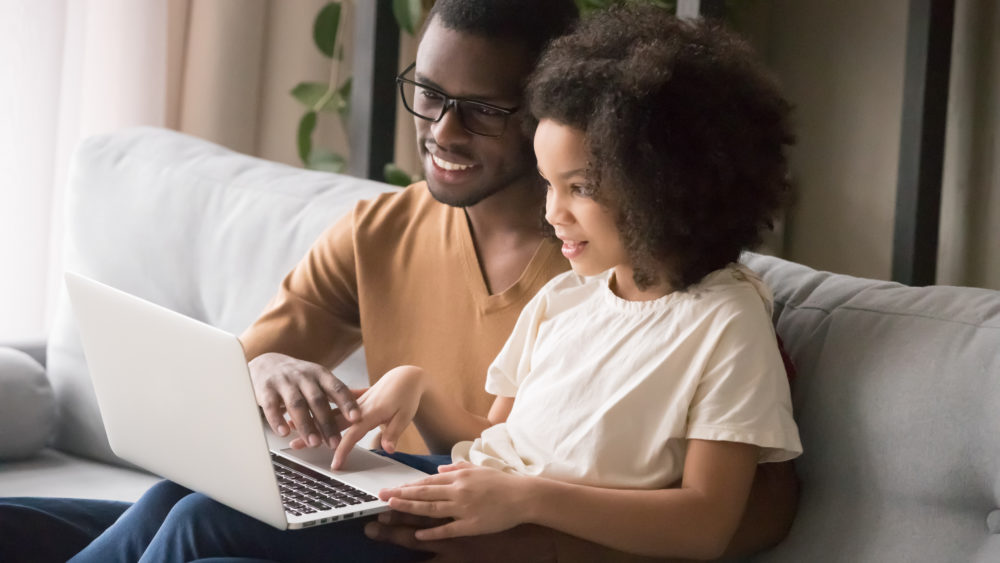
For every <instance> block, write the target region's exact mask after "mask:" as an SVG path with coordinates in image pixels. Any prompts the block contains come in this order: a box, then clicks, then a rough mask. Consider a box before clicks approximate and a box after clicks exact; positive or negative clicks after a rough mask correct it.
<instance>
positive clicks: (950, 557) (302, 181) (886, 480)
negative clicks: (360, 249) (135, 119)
mask: <svg viewBox="0 0 1000 563" xmlns="http://www.w3.org/2000/svg"><path fill="white" fill-rule="evenodd" d="M392 189H394V188H393V187H391V186H388V185H386V184H381V183H377V182H372V181H367V180H359V179H356V178H351V177H347V176H341V175H335V174H329V173H322V172H313V171H304V170H300V169H296V168H291V167H287V166H284V165H280V164H276V163H273V162H267V161H263V160H260V159H255V158H251V157H248V156H244V155H240V154H236V153H233V152H231V151H229V150H226V149H224V148H221V147H219V146H216V145H213V144H211V143H208V142H205V141H202V140H199V139H195V138H192V137H188V136H185V135H181V134H179V133H175V132H171V131H166V130H161V129H154V128H136V129H129V130H124V131H120V132H116V133H113V134H110V135H105V136H100V137H95V138H92V139H89V140H87V141H86V142H84V143H83V144H82V145H81V147H80V148H79V150H78V151H77V152H76V155H75V157H74V161H73V165H72V170H71V174H70V181H69V186H68V195H67V231H66V242H67V245H66V246H67V248H66V254H65V267H66V268H67V269H69V270H74V271H78V272H80V273H83V274H86V275H89V276H92V277H95V278H97V279H100V280H102V281H104V282H106V283H109V284H112V285H115V286H117V287H120V288H121V289H124V290H125V291H128V292H131V293H134V294H137V295H139V296H142V297H144V298H146V299H149V300H151V301H154V302H157V303H160V304H162V305H165V306H167V307H170V308H172V309H175V310H177V311H179V312H181V313H184V314H186V315H189V316H192V317H195V318H198V319H201V320H204V321H206V322H208V323H210V324H213V325H216V326H219V327H221V328H223V329H225V330H228V331H230V332H234V333H237V334H238V333H239V332H240V331H241V330H242V329H243V328H245V327H246V326H248V325H249V323H250V322H251V321H252V320H253V319H254V318H255V317H256V316H257V314H258V313H259V312H260V311H261V310H262V308H263V307H264V306H265V304H266V303H267V301H268V299H269V298H270V297H271V295H272V294H273V292H274V291H275V288H276V287H277V285H278V283H279V281H280V280H281V278H282V277H283V276H284V274H285V273H286V272H287V271H288V270H289V269H290V268H291V267H292V266H293V265H294V264H295V263H296V262H297V261H298V259H299V258H300V257H301V256H302V254H303V253H304V252H305V250H306V249H307V248H308V246H309V244H310V243H311V241H312V240H313V239H314V238H315V237H316V236H318V235H319V233H320V232H321V231H322V230H323V229H324V228H325V227H326V226H327V225H329V224H330V223H331V222H332V221H334V220H335V219H336V218H337V217H339V216H340V215H342V214H344V213H345V212H347V210H348V209H349V208H350V207H351V205H352V203H353V202H354V201H355V200H357V199H360V198H366V197H371V196H373V195H375V194H377V193H380V192H383V191H387V190H392ZM744 260H745V262H746V263H747V264H749V265H750V267H752V268H754V269H755V270H757V271H758V272H760V273H761V274H762V275H763V277H764V279H765V280H766V281H767V282H768V283H769V284H770V285H771V287H772V288H773V289H774V292H775V297H776V306H775V312H774V321H775V325H776V327H777V331H778V333H779V334H780V335H781V337H782V338H783V340H784V342H785V345H786V348H787V350H788V352H789V354H790V355H791V357H792V358H793V360H794V362H795V364H796V366H797V372H798V376H797V378H796V380H795V384H794V388H793V400H794V406H795V410H796V417H797V420H798V423H799V425H800V431H801V436H802V441H803V444H804V446H805V454H804V455H803V456H802V457H801V458H800V459H799V460H797V462H796V465H797V469H798V473H799V475H800V477H801V479H802V497H801V505H800V509H799V514H798V517H797V519H796V521H795V523H794V525H793V527H792V529H791V532H790V534H789V536H788V538H787V539H786V540H785V541H784V542H782V543H781V544H780V545H778V546H776V547H775V548H773V549H771V550H769V551H767V552H766V553H763V554H760V555H758V556H756V557H754V558H753V559H754V560H756V561H762V562H796V563H797V562H801V561H821V562H822V561H845V562H847V561H850V562H854V561H877V562H889V561H928V562H931V561H933V562H937V561H982V562H987V561H990V562H993V561H1000V535H998V534H1000V500H998V498H1000V437H998V435H1000V432H998V431H1000V292H996V291H989V290H983V289H972V288H960V287H929V288H910V287H905V286H902V285H899V284H895V283H891V282H885V281H876V280H868V279H860V278H855V277H849V276H845V275H838V274H833V273H828V272H819V271H815V270H813V269H811V268H808V267H806V266H803V265H800V264H796V263H792V262H788V261H785V260H782V259H779V258H775V257H769V256H763V255H757V254H747V255H746V256H745V259H744ZM28 352H32V353H33V354H29V353H23V352H21V351H17V350H14V349H10V348H7V349H0V389H3V393H2V396H0V428H3V429H4V430H3V431H0V496H19V495H43V496H83V497H99V498H115V499H122V500H134V499H135V498H137V497H138V495H139V494H141V492H142V491H143V490H145V488H146V487H148V486H149V485H150V484H151V483H152V482H154V481H155V480H156V477H155V476H152V475H149V474H147V473H145V472H143V471H141V470H138V469H136V468H134V467H130V466H128V464H127V463H124V462H122V461H121V460H119V459H118V458H116V457H115V456H114V454H113V453H112V452H111V451H110V448H109V447H108V445H107V440H106V437H105V435H104V431H103V426H102V425H101V420H100V415H99V412H98V410H97V407H96V404H95V401H94V396H93V391H92V389H91V388H90V386H89V381H88V376H87V370H86V362H85V359H84V357H83V354H82V351H81V349H80V344H79V341H78V338H77V334H76V329H75V325H74V322H73V319H72V312H71V311H70V309H69V306H68V303H67V301H66V298H65V295H63V296H61V298H60V301H59V304H58V312H57V316H56V320H55V322H54V325H53V327H52V330H51V334H50V337H49V339H48V341H47V343H46V346H45V349H44V354H43V353H41V352H42V350H40V349H39V348H38V347H35V348H33V349H32V348H30V347H29V349H28ZM43 362H44V367H43V365H42V364H43ZM336 371H337V373H338V375H340V376H341V377H342V378H344V379H345V380H347V381H348V383H349V384H350V383H355V384H361V383H363V382H364V381H365V379H366V375H365V369H364V358H363V354H362V353H361V351H359V353H356V354H355V355H354V356H352V357H351V359H349V360H348V362H346V364H345V365H344V366H342V367H341V368H339V369H338V370H336ZM137 400H143V398H141V397H139V398H137Z"/></svg>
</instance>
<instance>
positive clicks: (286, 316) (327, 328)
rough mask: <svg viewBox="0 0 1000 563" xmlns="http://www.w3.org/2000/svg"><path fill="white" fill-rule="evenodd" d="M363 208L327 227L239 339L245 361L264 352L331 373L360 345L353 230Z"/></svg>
mask: <svg viewBox="0 0 1000 563" xmlns="http://www.w3.org/2000/svg"><path fill="white" fill-rule="evenodd" d="M365 205H366V202H360V203H359V204H358V206H357V207H356V208H355V210H354V212H353V213H349V214H347V215H346V216H344V217H342V218H341V219H340V220H339V221H337V222H336V223H334V224H333V225H332V226H331V227H329V228H328V229H327V230H326V231H325V232H324V233H323V234H322V235H321V236H320V237H319V238H318V239H317V240H316V242H315V243H313V246H312V247H311V248H310V249H309V251H308V253H307V254H306V256H305V257H304V258H303V259H302V260H301V261H300V262H299V263H298V265H296V266H295V268H294V269H293V270H292V271H291V272H290V273H289V274H288V275H287V276H286V277H285V279H284V280H283V281H282V283H281V286H280V287H279V289H278V293H277V294H276V295H275V296H274V298H273V299H272V300H271V302H270V303H269V304H268V306H267V308H266V309H265V310H264V313H263V314H262V315H261V316H260V317H259V318H258V319H257V320H256V321H255V322H254V323H253V324H252V325H251V326H250V327H249V328H248V329H247V330H246V331H244V332H243V334H242V335H241V336H240V341H241V342H242V343H243V348H244V351H245V353H246V358H247V360H250V359H253V358H255V357H257V356H259V355H261V354H264V353H266V352H280V353H282V354H287V355H289V356H292V357H295V358H299V359H302V360H307V361H311V362H316V363H319V364H321V365H324V366H327V367H330V368H332V367H335V366H336V365H337V364H339V363H340V362H341V361H343V360H344V358H346V357H347V356H348V355H350V353H351V352H353V351H354V350H356V349H357V348H358V346H360V345H361V326H360V316H359V311H358V287H357V268H356V265H355V241H354V224H355V217H356V215H357V214H358V213H360V212H362V211H363V209H364V206H365Z"/></svg>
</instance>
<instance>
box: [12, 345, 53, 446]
mask: <svg viewBox="0 0 1000 563" xmlns="http://www.w3.org/2000/svg"><path fill="white" fill-rule="evenodd" d="M55 421H56V405H55V399H54V398H53V396H52V387H51V386H50V385H49V380H48V378H47V377H45V368H43V367H42V366H41V365H40V364H39V363H38V362H36V361H35V360H34V359H33V358H32V357H31V356H29V355H28V354H25V353H24V352H21V351H20V350H15V349H13V348H2V347H0V460H11V459H21V458H25V457H29V456H31V455H33V454H35V453H36V452H38V451H39V450H41V449H42V448H44V447H45V444H46V442H48V439H49V436H51V434H52V429H53V428H54V427H55Z"/></svg>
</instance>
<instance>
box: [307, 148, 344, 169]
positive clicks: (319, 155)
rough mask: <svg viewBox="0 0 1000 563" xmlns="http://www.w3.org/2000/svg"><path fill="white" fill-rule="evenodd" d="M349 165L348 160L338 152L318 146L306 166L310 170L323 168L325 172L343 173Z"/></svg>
mask: <svg viewBox="0 0 1000 563" xmlns="http://www.w3.org/2000/svg"><path fill="white" fill-rule="evenodd" d="M346 167H347V160H346V159H345V158H344V157H343V156H341V155H339V154H336V153H333V152H330V151H328V150H326V149H324V148H317V149H316V150H314V151H313V152H312V154H310V155H309V162H307V163H306V168H309V169H310V170H323V171H325V172H335V173H338V174H339V173H341V172H343V171H344V168H346Z"/></svg>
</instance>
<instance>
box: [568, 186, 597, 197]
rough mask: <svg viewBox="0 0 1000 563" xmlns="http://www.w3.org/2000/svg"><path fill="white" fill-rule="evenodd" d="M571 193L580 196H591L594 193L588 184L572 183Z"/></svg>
mask: <svg viewBox="0 0 1000 563" xmlns="http://www.w3.org/2000/svg"><path fill="white" fill-rule="evenodd" d="M570 188H572V190H573V193H575V194H576V195H578V196H582V197H592V196H593V195H594V188H592V187H590V186H589V185H588V184H573V185H572V186H570Z"/></svg>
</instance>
